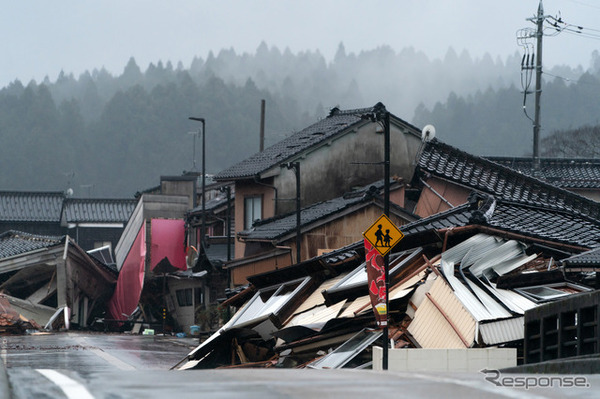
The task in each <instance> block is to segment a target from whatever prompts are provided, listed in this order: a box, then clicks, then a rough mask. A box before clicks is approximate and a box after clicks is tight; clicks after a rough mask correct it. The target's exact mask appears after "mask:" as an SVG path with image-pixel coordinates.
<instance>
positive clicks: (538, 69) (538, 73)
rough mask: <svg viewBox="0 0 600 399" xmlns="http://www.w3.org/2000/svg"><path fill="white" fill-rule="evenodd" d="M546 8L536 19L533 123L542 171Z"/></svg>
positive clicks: (536, 166)
mask: <svg viewBox="0 0 600 399" xmlns="http://www.w3.org/2000/svg"><path fill="white" fill-rule="evenodd" d="M544 19H545V17H544V6H543V4H542V0H540V5H539V6H538V14H537V19H536V21H535V22H536V25H537V31H536V37H537V57H536V60H535V116H534V122H533V168H534V170H539V169H540V98H541V96H542V42H543V40H542V38H543V35H544V31H543V29H544Z"/></svg>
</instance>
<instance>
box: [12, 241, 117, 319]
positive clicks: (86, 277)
mask: <svg viewBox="0 0 600 399" xmlns="http://www.w3.org/2000/svg"><path fill="white" fill-rule="evenodd" d="M116 281H117V272H116V270H115V269H112V268H110V267H108V266H107V265H105V264H104V263H103V262H101V261H99V260H97V259H96V258H94V257H93V256H91V255H89V254H88V253H86V252H85V251H84V250H83V249H81V247H80V246H79V245H77V244H76V243H75V242H74V240H73V239H72V238H70V237H69V236H41V235H35V234H29V233H23V232H18V231H8V232H5V233H2V234H0V293H1V294H0V295H1V297H2V300H3V301H4V302H3V303H5V304H6V303H8V304H10V309H8V308H6V307H4V313H6V314H8V315H10V314H11V313H13V312H16V313H18V314H19V315H20V316H22V318H24V319H25V320H27V321H29V322H31V323H32V325H39V326H42V327H46V328H48V329H52V328H58V327H60V328H67V329H68V328H69V327H70V325H71V324H75V325H77V326H78V327H87V326H89V325H90V324H91V323H92V322H93V320H94V317H97V316H100V315H102V312H103V311H104V310H105V304H106V302H107V300H108V299H109V298H110V295H112V292H113V290H114V286H115V284H116ZM13 320H14V318H13Z"/></svg>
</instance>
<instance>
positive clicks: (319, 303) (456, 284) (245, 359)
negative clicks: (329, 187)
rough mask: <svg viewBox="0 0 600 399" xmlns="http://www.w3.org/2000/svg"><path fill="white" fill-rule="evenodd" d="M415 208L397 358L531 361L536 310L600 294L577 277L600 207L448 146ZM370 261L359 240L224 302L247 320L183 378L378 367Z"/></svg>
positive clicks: (204, 352) (263, 277)
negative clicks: (528, 327)
mask: <svg viewBox="0 0 600 399" xmlns="http://www.w3.org/2000/svg"><path fill="white" fill-rule="evenodd" d="M406 196H407V198H408V200H410V201H411V202H413V203H414V204H416V205H415V208H414V212H415V214H418V215H420V216H422V217H423V219H420V220H417V221H415V222H412V223H408V224H406V225H404V226H402V232H403V233H404V235H405V236H404V239H403V240H402V241H401V242H400V243H399V244H398V245H396V247H395V248H394V249H393V250H392V253H391V254H390V270H389V272H390V281H389V286H390V289H389V297H388V298H389V307H388V315H389V323H390V327H389V337H388V338H389V339H391V340H392V341H393V342H394V346H395V347H396V348H401V347H405V348H410V347H412V348H477V347H482V348H486V347H498V346H500V347H508V348H514V349H516V351H515V352H516V353H517V356H518V358H519V362H522V361H523V341H524V337H525V328H524V324H525V315H526V314H527V312H531V311H532V310H534V309H536V308H537V307H539V306H542V305H544V304H546V303H548V302H553V301H559V300H563V299H565V298H569V297H572V296H576V295H578V294H579V295H586V294H587V293H589V292H590V291H592V290H593V289H595V288H597V286H596V280H595V274H594V275H591V274H590V272H589V271H580V270H575V269H573V268H569V267H568V264H569V263H568V262H569V261H568V260H569V259H571V262H573V261H572V260H573V259H575V257H576V256H577V255H578V254H582V253H584V252H585V251H588V250H591V249H594V248H597V247H599V246H600V221H599V220H600V204H598V203H595V202H594V201H591V200H589V199H587V198H584V197H581V196H579V195H577V194H574V193H571V192H568V191H565V190H563V189H560V188H558V187H555V186H552V185H550V184H548V183H545V182H543V181H540V180H538V179H536V178H534V177H530V176H526V175H523V174H521V173H519V172H517V171H515V170H512V169H510V168H507V167H504V166H501V165H498V164H496V163H494V162H491V161H488V160H485V159H483V158H480V157H476V156H473V155H470V154H467V153H465V152H462V151H460V150H458V149H455V148H453V147H450V146H448V145H446V144H444V143H441V142H439V141H438V140H433V141H429V142H426V143H424V145H423V148H422V149H421V152H420V157H419V162H418V165H417V169H416V171H415V175H414V177H413V180H412V181H411V186H410V187H408V189H407V192H406ZM367 227H368V224H366V225H365V226H364V229H366V228H367ZM257 228H260V225H257ZM364 255H365V254H364V248H363V243H362V241H361V242H356V243H354V244H352V245H349V246H347V247H344V248H342V249H340V250H335V251H332V252H329V253H327V254H324V255H321V256H317V257H314V258H312V259H309V260H307V261H304V262H301V263H299V264H296V265H292V266H288V267H285V268H282V269H279V270H273V271H269V272H264V273H261V274H257V275H254V276H249V277H248V278H247V280H248V281H249V282H250V285H249V286H248V288H246V289H245V290H243V291H241V292H240V293H238V294H237V295H236V296H234V297H232V298H230V299H228V300H227V301H226V302H225V303H223V306H234V307H235V308H237V309H239V310H238V311H237V313H236V314H235V315H234V316H233V317H232V319H231V320H229V321H228V322H227V323H226V324H225V325H223V326H222V327H221V329H220V330H219V331H217V332H216V333H215V334H214V335H213V336H211V337H210V338H209V339H207V340H206V341H205V342H204V343H203V344H201V345H200V346H199V347H198V348H196V349H195V350H194V351H192V352H191V353H190V354H189V355H188V356H187V357H186V359H183V361H182V362H181V363H180V364H179V365H178V367H179V368H180V369H190V368H214V367H312V368H333V367H371V363H370V362H371V359H372V355H371V350H372V347H373V345H374V343H377V342H378V340H380V338H381V330H379V329H378V328H377V326H376V320H375V316H374V313H373V310H372V308H371V303H370V298H369V295H368V294H369V291H368V286H367V273H366V270H365V262H364V260H365V259H364ZM563 260H564V263H563ZM379 345H380V344H379ZM515 361H516V360H515Z"/></svg>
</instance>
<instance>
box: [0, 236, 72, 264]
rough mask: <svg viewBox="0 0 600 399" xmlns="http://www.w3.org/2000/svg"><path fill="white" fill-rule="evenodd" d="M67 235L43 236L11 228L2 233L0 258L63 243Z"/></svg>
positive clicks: (0, 237)
mask: <svg viewBox="0 0 600 399" xmlns="http://www.w3.org/2000/svg"><path fill="white" fill-rule="evenodd" d="M64 240H65V236H62V237H58V236H41V235H35V234H29V233H23V232H20V231H14V230H10V231H7V232H4V233H2V234H0V259H2V258H8V257H10V256H15V255H19V254H23V253H27V252H31V251H35V250H37V249H42V248H50V247H54V246H56V245H63V243H64Z"/></svg>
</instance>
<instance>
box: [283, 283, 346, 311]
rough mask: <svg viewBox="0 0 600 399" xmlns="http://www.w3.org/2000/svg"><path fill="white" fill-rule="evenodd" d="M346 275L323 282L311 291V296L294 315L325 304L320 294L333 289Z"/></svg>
mask: <svg viewBox="0 0 600 399" xmlns="http://www.w3.org/2000/svg"><path fill="white" fill-rule="evenodd" d="M347 275H348V273H342V274H340V275H339V276H336V277H334V278H331V279H329V280H326V281H324V282H323V283H322V284H321V285H320V286H319V287H318V288H317V289H316V290H314V291H313V293H312V294H310V296H309V297H308V298H306V300H305V301H304V302H303V303H302V305H300V306H299V307H298V309H296V310H295V311H294V314H293V315H292V316H294V315H297V314H300V313H302V312H305V311H307V310H309V309H312V308H314V307H316V306H319V305H323V304H324V303H325V298H324V297H323V294H321V292H323V291H325V290H327V289H329V288H331V287H333V286H334V285H335V284H337V283H338V282H340V281H341V280H342V279H343V278H344V277H346V276H347Z"/></svg>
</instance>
